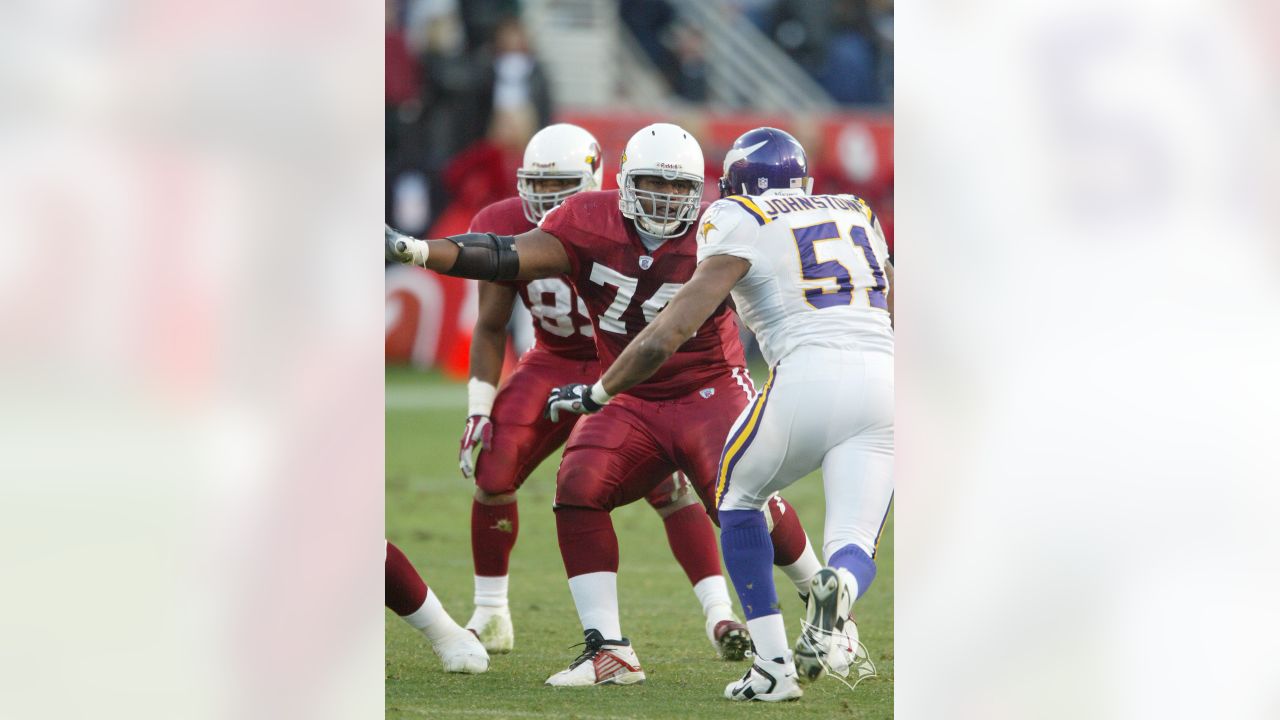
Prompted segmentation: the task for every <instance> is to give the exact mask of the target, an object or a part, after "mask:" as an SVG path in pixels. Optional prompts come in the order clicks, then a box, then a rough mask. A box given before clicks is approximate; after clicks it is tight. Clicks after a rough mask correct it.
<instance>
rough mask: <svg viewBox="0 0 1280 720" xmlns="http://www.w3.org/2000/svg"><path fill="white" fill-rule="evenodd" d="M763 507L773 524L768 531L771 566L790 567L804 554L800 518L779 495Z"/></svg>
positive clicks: (802, 530) (803, 537)
mask: <svg viewBox="0 0 1280 720" xmlns="http://www.w3.org/2000/svg"><path fill="white" fill-rule="evenodd" d="M765 506H766V507H767V508H768V512H769V516H770V517H771V518H772V522H773V530H770V531H769V537H770V538H771V539H772V540H773V564H774V565H790V564H791V563H793V562H795V561H797V560H799V559H800V555H801V554H803V553H804V546H805V536H804V527H803V526H801V525H800V516H799V515H796V509H795V508H794V507H792V506H791V504H790V503H788V502H787V501H786V500H783V499H782V496H780V495H775V496H773V497H772V498H771V499H770V500H769V502H768V503H766V505H765Z"/></svg>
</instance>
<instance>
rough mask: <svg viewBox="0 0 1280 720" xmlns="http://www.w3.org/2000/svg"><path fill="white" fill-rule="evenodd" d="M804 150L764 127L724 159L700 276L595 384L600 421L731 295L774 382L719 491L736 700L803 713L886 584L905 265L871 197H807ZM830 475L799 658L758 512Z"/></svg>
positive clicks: (746, 416) (702, 237)
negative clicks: (880, 550)
mask: <svg viewBox="0 0 1280 720" xmlns="http://www.w3.org/2000/svg"><path fill="white" fill-rule="evenodd" d="M811 189H812V179H811V178H810V177H809V173H808V162H807V159H806V158H805V153H804V148H802V147H801V146H800V144H799V143H798V142H796V140H795V138H793V137H791V136H790V135H788V134H787V133H785V132H783V131H781V130H777V129H775V128H757V129H755V130H752V131H750V132H748V133H746V134H744V135H743V136H742V137H740V138H738V139H737V141H735V142H734V145H733V148H732V149H730V151H729V153H728V154H727V155H726V157H725V161H724V177H723V178H721V181H720V191H721V199H720V200H718V201H717V202H715V203H714V204H712V205H711V206H710V207H709V208H707V211H706V212H705V213H704V214H703V216H702V218H701V220H700V221H699V228H698V268H697V270H696V271H695V272H694V274H693V277H692V278H691V279H690V281H689V282H688V283H687V284H685V285H684V287H683V288H682V289H681V290H680V291H679V293H677V294H676V296H675V297H674V298H673V299H672V300H671V302H670V304H668V305H667V307H666V308H665V309H664V310H663V311H662V312H661V313H659V314H658V316H657V318H656V319H655V320H654V321H653V322H652V323H651V324H650V325H649V326H648V327H647V328H646V329H645V330H644V331H643V332H642V333H641V334H640V335H639V336H638V337H637V338H636V339H635V340H634V341H633V342H632V343H631V344H630V345H629V346H628V347H627V348H626V350H625V351H624V352H623V353H622V355H621V356H620V357H619V358H618V359H617V361H616V362H614V364H613V365H612V366H611V367H610V368H609V369H608V371H607V372H605V374H604V375H603V377H601V378H600V380H598V381H597V382H596V383H595V384H594V385H590V386H585V385H584V386H582V387H581V388H579V389H578V394H579V395H580V396H583V397H584V398H585V396H587V395H590V397H591V398H592V400H593V401H594V402H591V403H580V404H579V405H578V406H575V407H572V408H570V409H574V410H577V411H579V412H583V411H584V410H583V408H582V407H581V406H582V405H584V404H585V405H587V406H588V407H591V408H596V407H598V406H599V404H600V403H601V402H602V401H604V402H607V401H608V399H609V398H611V397H612V396H614V395H617V394H619V393H621V392H624V391H625V390H627V389H628V388H630V387H632V386H633V385H635V384H636V383H638V382H640V381H642V380H644V379H645V378H647V377H649V375H651V374H652V373H653V372H655V371H656V370H657V369H658V368H659V367H661V366H662V364H663V363H664V362H665V361H666V359H667V358H668V357H670V356H671V354H672V353H674V352H675V350H676V348H678V347H679V346H680V345H682V344H683V343H684V342H685V341H686V340H688V339H689V338H690V337H692V335H693V334H694V332H696V330H697V328H698V327H699V326H700V325H701V324H702V322H703V321H704V320H705V319H706V318H707V316H708V315H709V314H710V313H711V312H712V311H713V310H714V309H715V308H716V307H717V306H718V305H719V304H720V303H721V302H723V301H724V298H725V297H726V296H727V295H730V294H732V296H733V300H734V303H735V305H736V307H737V311H738V314H739V315H740V316H741V318H742V320H743V321H744V322H745V323H746V324H747V326H748V327H749V328H751V330H752V331H753V332H754V333H755V335H756V339H757V340H758V341H759V343H760V349H761V352H763V354H764V357H765V360H766V361H768V363H769V366H770V368H771V372H770V376H769V381H768V383H766V385H765V386H764V389H763V390H762V391H761V392H760V393H759V395H758V396H757V397H756V398H755V400H754V401H753V402H752V403H751V404H750V405H749V406H748V407H747V408H746V410H744V411H743V413H742V415H741V416H740V417H739V418H738V420H737V422H736V423H735V424H734V427H733V430H732V431H731V432H730V433H729V437H728V438H727V439H726V440H725V447H724V453H723V455H722V457H721V461H720V470H719V477H718V482H717V486H716V503H717V507H718V509H719V514H720V527H721V535H720V544H721V547H722V549H723V553H724V560H725V565H726V566H727V567H728V569H729V575H730V577H731V578H732V579H733V584H734V587H735V588H736V589H737V591H738V597H739V598H740V599H741V601H742V606H743V610H744V611H745V614H746V616H747V626H748V627H749V628H750V631H751V637H752V638H753V640H754V645H755V650H756V653H755V654H756V660H755V663H754V664H753V665H752V667H751V669H750V670H748V671H747V673H746V675H744V676H743V677H742V679H740V680H738V681H736V682H733V683H730V684H729V685H728V686H727V687H726V688H725V697H727V698H729V699H731V700H767V701H777V700H793V699H795V698H798V697H800V696H801V695H802V694H803V691H802V689H801V687H800V685H799V683H798V677H797V669H798V670H799V673H800V674H803V675H804V676H805V677H807V678H808V679H817V678H818V677H819V676H821V675H822V674H823V673H824V672H825V671H826V670H831V671H833V672H836V673H838V674H846V673H848V671H849V665H850V663H851V662H852V661H853V659H854V652H855V649H856V648H857V628H856V626H855V625H854V623H853V620H852V617H851V614H852V610H853V603H854V600H856V599H857V598H858V597H860V596H861V595H862V594H863V593H865V592H866V591H867V589H868V588H869V587H870V586H871V582H872V580H873V579H874V578H875V574H876V565H875V561H874V558H875V552H876V545H877V543H878V541H879V535H880V531H881V530H882V529H883V527H884V521H885V518H887V517H888V512H889V505H890V503H891V501H892V499H893V299H892V296H891V295H890V292H889V290H890V286H891V284H892V281H893V266H892V264H891V263H890V261H889V251H888V246H887V244H886V243H885V239H884V233H883V231H882V230H881V229H880V223H879V221H878V220H877V219H876V217H875V215H874V214H873V213H872V212H871V209H870V208H869V207H868V206H867V204H866V203H865V202H863V201H862V200H861V199H860V198H857V197H855V196H852V195H811V194H810V193H811ZM819 467H821V468H822V476H823V487H824V490H825V493H826V526H825V537H824V543H823V555H824V557H825V558H826V563H827V567H824V568H823V569H822V570H821V571H820V572H819V573H818V574H817V575H816V576H815V577H814V578H813V581H812V583H811V584H810V588H809V595H808V599H807V607H806V610H805V623H804V627H803V631H802V632H801V634H800V637H799V639H798V640H797V641H796V645H795V652H794V654H793V653H792V652H791V651H790V649H789V648H788V645H787V638H786V630H785V627H784V625H783V621H782V615H781V612H780V610H779V609H778V598H777V591H776V590H775V588H774V584H773V570H772V567H771V559H772V557H773V550H772V546H771V544H770V540H769V534H768V529H767V527H766V523H765V518H764V516H763V514H762V513H761V512H760V510H761V508H763V507H764V504H765V502H766V500H767V499H768V498H769V496H770V495H771V494H772V493H774V492H777V491H779V490H782V489H783V488H785V487H787V486H788V485H790V484H791V483H793V482H795V481H796V480H798V479H799V478H801V477H803V476H805V475H807V474H809V473H811V472H813V471H814V470H816V469H818V468H819Z"/></svg>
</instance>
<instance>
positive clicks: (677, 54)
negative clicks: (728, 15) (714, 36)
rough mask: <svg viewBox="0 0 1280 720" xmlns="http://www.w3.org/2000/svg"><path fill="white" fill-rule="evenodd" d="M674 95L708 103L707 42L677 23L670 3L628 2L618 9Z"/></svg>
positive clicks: (691, 28)
mask: <svg viewBox="0 0 1280 720" xmlns="http://www.w3.org/2000/svg"><path fill="white" fill-rule="evenodd" d="M618 14H619V16H620V17H621V18H622V22H623V24H624V25H626V26H627V28H629V29H630V30H631V32H632V34H633V35H634V36H635V38H636V41H637V42H638V43H639V45H640V48H641V49H642V50H644V53H645V54H646V55H648V56H649V59H650V60H651V61H652V62H653V64H654V66H655V67H656V68H657V69H658V72H659V73H661V74H662V77H663V78H664V79H665V80H666V81H667V85H668V86H670V88H671V90H672V92H674V93H675V94H676V95H677V96H679V97H681V98H683V99H684V100H688V101H690V102H706V101H707V97H708V88H707V75H708V71H707V55H706V39H705V38H704V37H703V36H702V32H701V31H700V30H698V29H697V28H696V27H694V26H692V25H690V24H688V23H683V22H679V21H678V15H677V14H676V11H675V8H674V7H672V5H671V3H670V2H668V1H667V0H627V1H626V2H623V3H622V5H621V7H619V9H618Z"/></svg>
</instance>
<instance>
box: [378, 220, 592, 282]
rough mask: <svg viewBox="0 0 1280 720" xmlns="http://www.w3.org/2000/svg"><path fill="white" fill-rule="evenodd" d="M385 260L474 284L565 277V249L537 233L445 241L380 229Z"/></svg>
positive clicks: (473, 235)
mask: <svg viewBox="0 0 1280 720" xmlns="http://www.w3.org/2000/svg"><path fill="white" fill-rule="evenodd" d="M384 228H385V242H384V246H385V249H386V257H387V260H390V261H393V262H399V263H404V264H406V265H417V266H418V267H424V268H426V269H428V270H434V271H436V272H438V273H441V274H443V275H452V276H454V277H465V278H472V279H475V280H534V279H536V278H544V277H554V276H556V275H562V274H564V273H567V272H569V271H570V270H571V269H572V267H571V266H570V264H569V256H568V255H567V254H566V253H565V250H564V246H563V245H561V244H560V241H559V240H557V239H555V237H554V236H552V235H550V234H549V233H545V232H543V231H541V230H538V229H536V228H535V229H533V230H530V231H529V232H527V233H524V234H522V235H517V236H515V237H511V236H509V235H494V234H493V233H467V234H465V235H453V236H451V237H447V238H445V239H443V240H423V239H420V238H415V237H411V236H409V235H405V234H403V233H400V232H397V231H396V230H393V229H392V228H391V227H390V226H389V225H384Z"/></svg>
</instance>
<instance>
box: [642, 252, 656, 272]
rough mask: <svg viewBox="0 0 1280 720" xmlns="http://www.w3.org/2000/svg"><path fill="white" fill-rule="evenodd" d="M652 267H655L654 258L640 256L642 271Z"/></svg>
mask: <svg viewBox="0 0 1280 720" xmlns="http://www.w3.org/2000/svg"><path fill="white" fill-rule="evenodd" d="M652 265H653V258H651V257H649V256H648V255H641V256H640V269H641V270H648V269H649V268H650V267H651V266H652Z"/></svg>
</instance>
